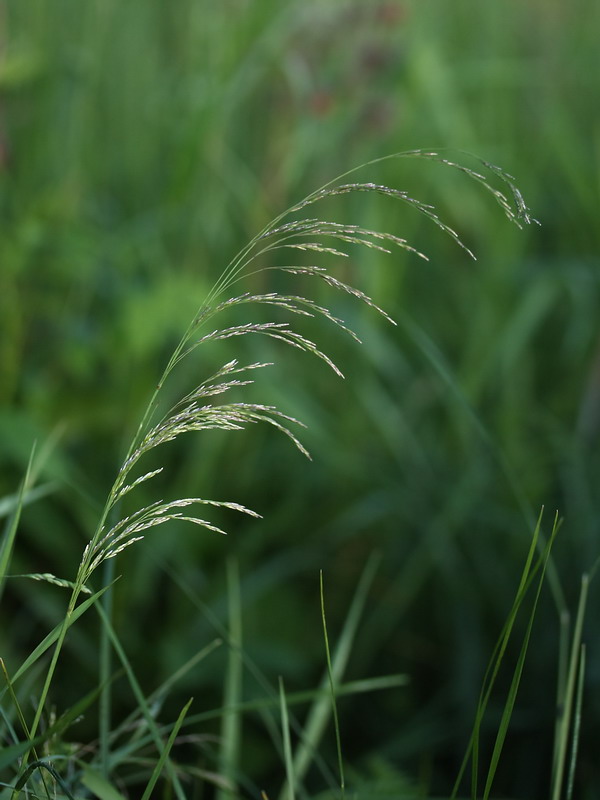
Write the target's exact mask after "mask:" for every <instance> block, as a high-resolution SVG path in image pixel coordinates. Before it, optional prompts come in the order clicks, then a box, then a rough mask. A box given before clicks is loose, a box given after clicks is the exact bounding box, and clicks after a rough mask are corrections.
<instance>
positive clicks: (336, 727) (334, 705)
mask: <svg viewBox="0 0 600 800" xmlns="http://www.w3.org/2000/svg"><path fill="white" fill-rule="evenodd" d="M319 581H320V587H319V588H320V594H321V618H322V622H323V638H324V640H325V654H326V656H327V676H328V678H329V688H330V690H331V711H332V714H333V727H334V730H335V744H336V748H337V756H338V768H339V771H340V788H341V790H342V797H344V795H345V790H346V782H345V780H344V760H343V758H342V738H341V735H340V723H339V719H338V713H337V703H336V700H335V695H336V689H335V680H334V677H333V668H332V666H331V652H330V650H329V636H328V635H327V617H326V614H325V592H324V590H323V570H321V571H320V572H319Z"/></svg>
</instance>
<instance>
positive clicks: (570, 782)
mask: <svg viewBox="0 0 600 800" xmlns="http://www.w3.org/2000/svg"><path fill="white" fill-rule="evenodd" d="M585 653H586V648H585V644H582V645H581V651H580V654H579V675H578V677H577V698H576V700H575V713H574V718H573V733H572V737H571V758H570V763H569V776H568V778H567V796H566V800H572V798H573V787H574V785H575V769H576V766H577V755H578V752H579V733H580V730H581V709H582V707H583V684H584V678H585Z"/></svg>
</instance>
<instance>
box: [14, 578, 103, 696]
mask: <svg viewBox="0 0 600 800" xmlns="http://www.w3.org/2000/svg"><path fill="white" fill-rule="evenodd" d="M108 588H109V587H107V586H105V587H104V588H103V589H100V591H98V592H96V593H95V594H93V595H92V596H91V597H88V598H87V599H86V600H84V601H83V603H81V604H80V605H79V606H77V608H76V609H75V611H74V612H73V614H72V615H71V616H70V618H69V621H68V627H70V626H71V625H73V623H75V622H77V620H78V619H79V618H80V617H81V616H82V614H84V613H85V612H86V611H87V610H88V609H89V608H90V606H92V605H93V604H94V603H95V602H96V601H97V600H98V599H99V598H100V597H102V595H103V594H104V592H105V591H106V590H107V589H108ZM62 628H63V623H62V622H61V623H59V624H58V625H57V626H56V627H55V628H53V629H52V630H51V631H50V633H49V634H48V635H47V636H45V637H44V639H43V640H42V641H41V642H40V643H39V644H38V646H37V647H36V648H35V649H34V650H33V651H32V652H31V653H30V654H29V655H28V656H27V658H26V659H25V661H23V663H22V664H21V666H20V667H19V668H18V670H17V671H16V672H15V674H14V675H13V676H12V682H13V684H15V683H16V681H17V680H18V679H19V678H20V677H21V676H22V675H24V674H25V672H27V670H28V669H30V668H31V667H32V666H33V665H34V664H35V663H36V662H37V661H38V660H39V659H40V658H41V657H42V656H43V655H44V654H45V653H46V651H47V650H49V648H50V647H52V645H53V644H55V643H56V642H57V640H58V638H59V636H60V634H61V631H62ZM0 699H2V693H1V692H0Z"/></svg>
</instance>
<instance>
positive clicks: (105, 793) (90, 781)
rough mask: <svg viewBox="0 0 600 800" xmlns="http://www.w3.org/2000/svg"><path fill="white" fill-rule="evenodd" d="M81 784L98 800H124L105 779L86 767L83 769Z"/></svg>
mask: <svg viewBox="0 0 600 800" xmlns="http://www.w3.org/2000/svg"><path fill="white" fill-rule="evenodd" d="M81 783H82V784H83V785H84V786H85V787H86V789H89V790H90V792H91V793H92V794H93V795H94V797H97V798H98V800H125V797H124V796H123V795H122V794H121V793H120V792H118V791H117V790H116V789H115V787H114V786H113V785H112V784H111V783H109V781H107V780H106V778H104V777H103V776H102V775H100V773H99V772H96V770H94V769H92V768H91V767H89V766H87V765H86V766H85V767H84V768H83V776H82V778H81Z"/></svg>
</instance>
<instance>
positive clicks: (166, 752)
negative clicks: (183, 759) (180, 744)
mask: <svg viewBox="0 0 600 800" xmlns="http://www.w3.org/2000/svg"><path fill="white" fill-rule="evenodd" d="M193 699H194V698H193V697H190V699H189V700H188V701H187V703H186V704H185V706H184V707H183V708H182V709H181V712H180V714H179V716H178V717H177V721H176V722H175V725H173V730H172V731H171V735H170V736H169V738H168V740H167V744H166V745H165V747H164V748H163V750H162V752H161V754H160V758H159V759H158V761H157V762H156V765H155V767H154V770H153V772H152V775H151V776H150V780H149V781H148V785H147V786H146V790H145V792H144V794H143V795H142V800H148V799H149V798H150V797H151V796H152V792H153V790H154V787H155V785H156V781H157V780H158V778H159V777H160V773H161V772H162V770H163V767H164V766H165V763H166V761H167V759H168V757H169V753H170V752H171V748H172V747H173V744H174V743H175V739H176V737H177V734H178V733H179V729H180V728H181V726H182V725H183V720H184V719H185V715H186V714H187V712H188V710H189V707H190V706H191V705H192V702H193Z"/></svg>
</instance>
